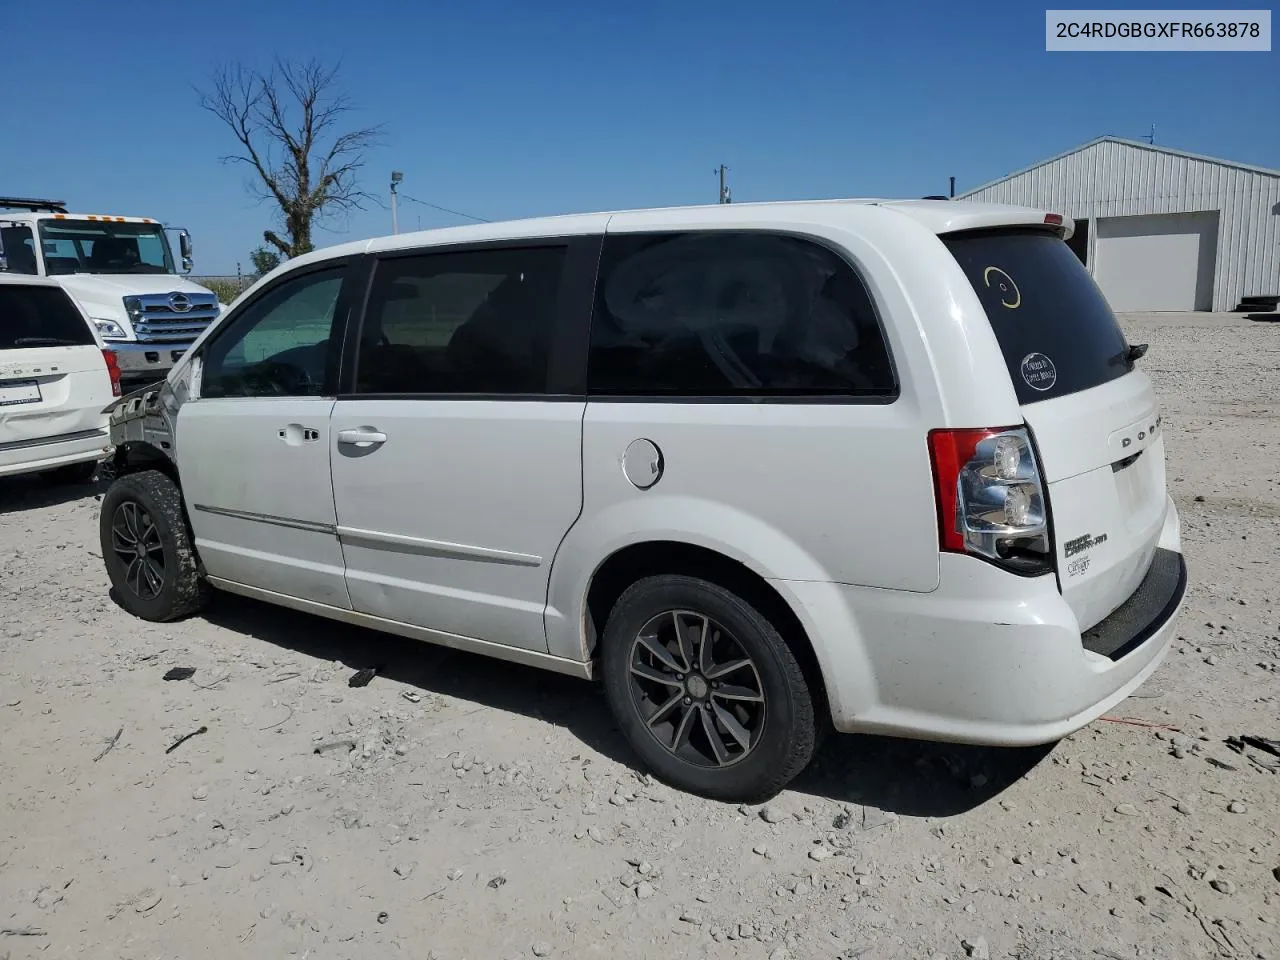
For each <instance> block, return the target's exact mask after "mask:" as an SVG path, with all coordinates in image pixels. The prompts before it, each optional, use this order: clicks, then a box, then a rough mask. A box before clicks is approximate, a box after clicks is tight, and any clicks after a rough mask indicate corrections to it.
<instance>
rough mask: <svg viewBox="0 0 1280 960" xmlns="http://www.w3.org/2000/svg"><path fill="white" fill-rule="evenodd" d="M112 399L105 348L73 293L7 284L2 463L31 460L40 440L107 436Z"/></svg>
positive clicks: (0, 394)
mask: <svg viewBox="0 0 1280 960" xmlns="http://www.w3.org/2000/svg"><path fill="white" fill-rule="evenodd" d="M111 400H112V395H111V377H110V374H109V373H108V372H107V364H106V361H105V360H104V359H103V355H102V348H101V347H100V346H99V344H98V341H97V339H96V338H95V337H94V335H93V331H92V330H90V329H89V325H88V322H87V321H86V320H85V318H84V316H83V315H82V314H81V313H80V311H79V310H78V309H77V308H76V306H75V304H74V303H72V301H71V299H70V298H69V297H68V296H67V294H66V292H65V291H63V290H62V289H61V288H60V287H55V286H49V285H45V284H28V283H6V282H0V463H3V462H6V461H8V460H12V461H13V462H17V459H15V458H20V457H21V458H25V459H30V455H29V448H30V447H31V446H32V445H33V444H39V443H42V442H48V441H56V440H63V439H66V440H71V439H77V438H80V437H82V436H88V435H90V434H91V433H93V432H104V436H105V429H106V423H107V417H106V415H105V414H104V413H103V412H102V411H103V408H105V407H106V406H107V404H109V403H110V402H111ZM24 451H26V452H24Z"/></svg>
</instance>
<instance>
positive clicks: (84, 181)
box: [0, 0, 1280, 273]
mask: <svg viewBox="0 0 1280 960" xmlns="http://www.w3.org/2000/svg"><path fill="white" fill-rule="evenodd" d="M1195 6H1196V7H1199V8H1203V7H1205V6H1206V5H1205V4H1199V3H1198V4H1195ZM0 35H2V36H3V37H4V41H5V42H4V44H3V48H4V51H5V53H4V64H5V69H4V80H3V81H0V193H4V194H8V195H19V196H25V195H37V196H54V197H58V198H65V199H67V200H68V201H69V202H70V203H71V205H72V207H73V208H75V209H80V210H84V211H86V212H109V213H116V214H131V215H139V216H152V217H156V218H159V219H161V220H163V221H165V222H166V223H170V224H175V225H180V226H186V227H189V228H190V229H191V230H192V231H193V234H194V236H195V241H196V273H230V272H234V271H235V264H236V261H237V260H239V261H241V262H242V263H243V264H244V265H245V267H246V269H247V268H248V252H249V251H250V250H251V249H252V248H253V247H254V246H256V245H258V244H259V243H260V242H261V234H262V230H263V229H264V228H266V227H271V226H274V218H273V212H272V210H271V209H270V208H269V207H268V206H266V205H258V204H256V203H255V202H254V201H253V199H252V198H251V197H250V196H249V195H248V194H247V193H246V191H245V189H244V182H245V174H244V171H243V170H242V169H240V168H237V167H229V166H225V165H223V164H221V163H219V161H218V157H219V156H220V155H222V154H224V153H226V152H228V151H229V150H230V149H231V148H232V147H233V146H234V143H233V142H232V140H231V138H230V135H229V133H227V132H226V130H225V129H224V128H222V127H221V126H220V125H219V123H218V121H217V120H216V119H214V118H213V117H212V116H210V115H209V114H207V113H204V112H202V111H201V110H200V109H199V107H198V103H197V96H196V94H195V93H194V92H193V89H192V87H193V85H196V86H199V85H202V84H207V81H208V77H209V76H210V74H211V72H212V71H213V70H214V68H215V67H217V66H218V64H219V63H221V62H225V61H232V60H239V61H242V62H244V63H246V64H249V65H252V66H266V65H268V64H269V63H270V61H271V59H272V58H273V57H274V56H276V55H277V54H278V55H281V56H285V57H310V56H315V57H319V58H321V59H322V60H324V61H330V62H332V61H337V60H341V62H342V64H343V74H342V76H343V86H344V89H345V90H346V91H347V92H348V93H349V95H350V96H351V97H352V98H353V99H354V100H355V101H356V103H357V104H358V105H359V106H360V108H361V109H360V112H359V114H357V116H356V118H355V120H356V122H360V123H369V124H373V123H384V124H385V125H386V133H385V136H384V140H383V143H382V144H381V145H380V146H379V147H378V148H377V149H375V150H373V151H371V152H370V154H369V157H368V166H367V167H366V169H365V171H364V177H363V184H364V186H365V187H366V188H367V189H369V190H370V191H371V192H375V193H377V194H379V195H380V196H382V197H384V198H385V196H386V184H387V181H388V179H389V173H390V171H391V170H392V169H393V168H395V169H400V170H403V171H404V174H405V182H404V185H403V191H404V193H405V194H408V195H410V196H414V197H418V198H421V199H422V200H427V201H431V202H434V203H438V204H441V205H443V206H446V207H451V208H453V209H456V210H461V211H465V212H467V213H471V214H475V215H477V216H481V217H486V218H490V219H505V218H510V217H522V216H536V215H541V214H551V213H566V212H573V211H585V210H600V209H614V208H625V207H636V206H656V205H665V204H680V203H699V202H714V200H715V197H716V190H717V185H716V180H715V176H714V174H713V170H714V168H715V166H716V165H717V164H719V163H722V162H723V163H726V164H728V165H729V167H730V172H729V180H730V184H731V187H732V189H733V195H734V199H735V200H738V201H747V200H772V199H784V198H812V197H839V196H870V195H878V196H920V195H923V194H929V193H945V192H946V190H947V177H948V176H951V175H954V176H955V177H956V178H957V189H959V190H963V189H965V188H967V187H972V186H976V185H978V184H980V183H983V182H985V181H987V180H990V179H993V178H995V177H998V176H1001V175H1003V174H1005V173H1008V172H1010V171H1013V170H1015V169H1018V168H1020V167H1023V166H1026V165H1027V164H1030V163H1034V162H1035V161H1037V160H1041V159H1044V158H1046V157H1048V156H1051V155H1053V154H1055V153H1058V152H1060V151H1062V150H1065V149H1068V148H1070V147H1073V146H1076V145H1078V144H1081V143H1084V142H1086V141H1088V140H1091V139H1093V138H1094V137H1097V136H1100V135H1103V134H1114V135H1118V136H1129V137H1135V138H1136V137H1139V136H1141V135H1144V134H1146V133H1147V131H1148V129H1149V127H1150V125H1151V124H1152V123H1153V122H1154V123H1155V124H1156V140H1157V143H1160V144H1164V145H1168V146H1172V147H1178V148H1181V149H1185V150H1190V151H1193V152H1197V153H1205V154H1210V155H1214V156H1221V157H1226V158H1229V159H1233V160H1239V161H1243V162H1248V163H1254V164H1258V165H1262V166H1267V167H1272V168H1280V106H1278V103H1280V97H1278V95H1280V53H1276V52H1272V53H1250V54H1208V53H1148V54H1076V53H1072V54H1064V53H1055V54H1050V53H1046V52H1045V50H1044V6H1043V5H1036V4H1028V3H1026V2H1017V0H1001V2H992V3H988V4H985V5H974V6H972V7H970V8H968V9H963V8H960V7H958V6H956V5H953V4H932V5H931V4H920V3H910V2H897V3H890V4H883V5H882V4H865V5H864V4H857V3H850V2H848V0H842V2H817V0H789V2H785V3H783V2H771V3H763V2H757V0H740V2H739V3H737V4H709V3H705V4H697V3H690V2H687V0H686V2H665V0H649V2H645V3H635V4H622V3H608V2H599V0H597V2H593V3H587V2H581V3H580V2H557V0H545V2H543V3H527V2H514V0H509V2H472V3H457V4H432V3H419V4H409V3H392V2H376V0H367V2H364V3H360V4H353V3H351V2H350V0H346V2H343V3H337V2H330V0H307V2H301V0H274V2H264V0H255V2H252V3H250V2H242V0H222V2H219V3H216V4H214V3H194V4H180V3H165V4H154V3H142V2H138V0H121V2H117V3H114V4H103V3H100V2H97V0H92V2H90V0H62V2H59V3H43V4H42V3H13V4H9V5H7V6H6V9H5V12H4V14H3V21H2V23H0ZM460 222H465V221H462V220H459V219H458V218H456V217H452V216H449V215H446V214H443V213H440V212H438V211H435V210H432V209H430V208H426V207H421V206H416V205H413V204H409V203H406V204H404V205H403V206H402V212H401V229H402V230H406V229H416V228H417V227H418V226H419V225H420V226H421V227H423V228H427V227H434V226H443V225H448V224H454V223H460ZM390 231H391V219H390V213H389V211H388V210H387V209H385V208H379V207H376V206H371V207H370V208H369V209H368V210H367V211H366V212H364V213H356V214H354V215H352V216H351V217H350V218H347V219H338V220H334V221H331V222H330V223H328V225H327V229H325V230H322V231H320V232H319V233H318V234H317V236H316V240H317V243H318V244H320V245H324V244H329V243H335V242H341V241H343V240H350V239H357V238H360V237H366V236H372V235H377V234H383V233H390Z"/></svg>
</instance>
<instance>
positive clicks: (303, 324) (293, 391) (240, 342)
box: [200, 265, 346, 397]
mask: <svg viewBox="0 0 1280 960" xmlns="http://www.w3.org/2000/svg"><path fill="white" fill-rule="evenodd" d="M345 273H346V267H345V265H344V266H338V267H331V268H329V269H326V270H318V271H316V272H314V273H306V274H302V275H301V276H295V277H290V278H288V279H285V280H282V281H281V282H280V283H278V284H277V285H276V286H274V287H272V288H271V289H270V290H268V291H267V292H266V293H264V294H263V295H262V296H260V297H258V298H257V299H256V300H254V301H253V302H252V303H250V304H248V305H246V306H245V308H244V310H242V311H241V312H240V313H239V315H238V316H236V317H235V318H233V319H232V320H231V323H230V325H229V326H228V328H227V329H226V330H224V331H220V332H219V333H218V334H216V335H214V337H213V339H211V340H210V341H209V345H208V346H207V347H206V348H205V350H204V372H203V373H202V374H201V378H200V380H201V386H200V394H201V396H204V397H318V396H322V395H323V394H324V391H325V384H326V380H327V379H329V377H328V374H329V372H330V370H331V365H334V364H336V361H337V356H338V352H339V350H340V348H341V344H335V343H333V324H334V313H335V308H336V306H337V302H338V293H339V291H340V290H341V288H342V278H343V276H344V274H345Z"/></svg>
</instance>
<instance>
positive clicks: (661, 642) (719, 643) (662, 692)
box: [629, 610, 767, 767]
mask: <svg viewBox="0 0 1280 960" xmlns="http://www.w3.org/2000/svg"><path fill="white" fill-rule="evenodd" d="M629 683H630V689H631V696H632V701H633V702H634V704H635V706H636V708H637V710H638V712H639V714H640V716H641V717H642V718H643V719H644V721H645V726H646V729H647V730H648V731H649V733H650V735H651V736H653V738H654V739H655V740H657V742H658V743H660V744H661V745H662V747H663V749H665V750H666V751H667V752H668V753H671V754H673V755H674V756H676V757H679V758H680V759H681V760H684V761H686V762H688V763H692V764H694V765H696V766H702V767H726V766H731V765H733V764H735V763H738V762H740V761H741V760H742V759H743V758H744V757H746V756H747V755H748V754H749V753H751V751H752V750H754V749H755V747H756V745H757V743H758V742H759V739H760V735H761V733H762V731H763V729H764V724H765V718H766V706H767V705H766V702H765V692H764V685H763V683H762V681H761V678H760V671H759V670H758V668H757V667H756V664H755V662H754V661H753V660H752V658H751V657H750V655H749V654H748V653H747V652H746V649H745V648H744V647H743V645H742V644H741V643H740V642H739V641H738V639H737V638H736V637H734V636H733V635H732V634H731V633H730V632H729V631H728V630H726V629H725V628H724V626H722V625H721V624H719V623H717V622H715V621H714V620H712V619H711V618H710V617H708V616H706V615H705V614H701V613H697V612H693V611H689V610H669V611H666V612H664V613H662V614H660V615H658V616H655V617H653V618H652V619H651V620H650V621H649V622H648V623H646V624H645V625H644V628H643V629H641V630H640V631H639V633H638V634H637V635H636V637H635V640H634V641H633V643H632V645H631V653H630V658H629Z"/></svg>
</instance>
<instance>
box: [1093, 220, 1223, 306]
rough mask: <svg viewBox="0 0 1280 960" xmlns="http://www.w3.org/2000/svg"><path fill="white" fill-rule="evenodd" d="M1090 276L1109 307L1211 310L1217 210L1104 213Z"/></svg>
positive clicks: (1216, 246) (1099, 227) (1216, 243)
mask: <svg viewBox="0 0 1280 960" xmlns="http://www.w3.org/2000/svg"><path fill="white" fill-rule="evenodd" d="M1094 244H1095V245H1094V256H1093V263H1094V267H1093V276H1094V279H1095V280H1097V282H1098V286H1100V287H1101V288H1102V292H1103V293H1104V294H1106V296H1107V300H1108V301H1109V302H1110V303H1111V309H1112V310H1209V309H1211V307H1212V304H1213V262H1214V258H1215V256H1216V255H1217V251H1218V213H1217V211H1216V210H1215V211H1209V212H1205V213H1169V214H1155V215H1151V216H1143V217H1103V218H1100V219H1099V220H1098V233H1097V239H1096V240H1095V241H1094Z"/></svg>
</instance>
